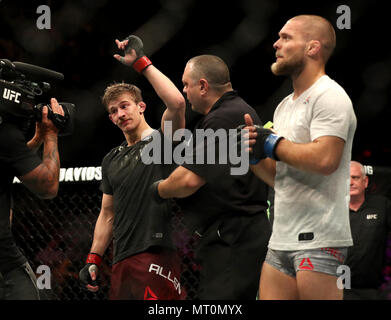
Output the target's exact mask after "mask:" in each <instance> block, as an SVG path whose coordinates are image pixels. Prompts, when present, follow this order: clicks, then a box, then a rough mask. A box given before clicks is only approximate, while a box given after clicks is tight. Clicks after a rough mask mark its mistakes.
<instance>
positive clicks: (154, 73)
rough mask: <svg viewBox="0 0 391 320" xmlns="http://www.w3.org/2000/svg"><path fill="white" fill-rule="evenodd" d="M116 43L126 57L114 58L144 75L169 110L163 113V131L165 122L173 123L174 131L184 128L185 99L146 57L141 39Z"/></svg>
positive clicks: (136, 38)
mask: <svg viewBox="0 0 391 320" xmlns="http://www.w3.org/2000/svg"><path fill="white" fill-rule="evenodd" d="M115 42H116V44H117V46H118V48H119V49H121V50H124V51H125V55H124V56H120V55H118V54H115V55H114V58H115V59H117V60H118V61H120V62H121V63H123V64H125V65H128V66H133V68H134V69H135V70H136V71H137V72H139V73H142V74H143V75H144V76H145V77H146V78H147V79H148V81H149V82H150V83H151V85H152V87H153V88H154V89H155V92H156V94H157V95H158V96H159V97H160V99H162V101H163V102H164V104H165V105H166V107H167V109H166V110H165V111H164V113H163V116H162V124H161V125H162V129H163V131H164V121H171V122H172V130H173V131H175V130H177V129H181V128H184V127H185V110H186V102H185V99H184V97H183V95H182V93H181V92H180V91H179V90H178V88H177V87H176V86H175V85H174V83H173V82H172V81H171V80H170V79H169V78H168V77H167V76H165V75H164V74H163V73H162V72H161V71H160V70H159V69H158V68H156V67H155V66H154V65H153V64H152V62H151V61H150V60H149V59H148V58H147V57H146V56H145V54H144V52H143V43H142V41H141V39H140V38H138V37H136V36H133V35H131V36H129V37H128V38H127V39H125V40H123V41H119V40H115Z"/></svg>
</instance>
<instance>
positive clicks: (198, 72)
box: [187, 54, 231, 86]
mask: <svg viewBox="0 0 391 320" xmlns="http://www.w3.org/2000/svg"><path fill="white" fill-rule="evenodd" d="M187 63H188V64H191V65H192V67H193V72H192V79H193V81H198V80H199V79H201V78H205V79H206V80H208V82H209V84H210V85H212V86H213V85H217V86H221V85H226V84H228V83H230V82H231V80H230V76H229V69H228V66H227V65H226V63H225V62H224V61H223V60H222V59H221V58H219V57H217V56H214V55H210V54H204V55H200V56H196V57H193V58H191V59H190V60H189V61H188V62H187Z"/></svg>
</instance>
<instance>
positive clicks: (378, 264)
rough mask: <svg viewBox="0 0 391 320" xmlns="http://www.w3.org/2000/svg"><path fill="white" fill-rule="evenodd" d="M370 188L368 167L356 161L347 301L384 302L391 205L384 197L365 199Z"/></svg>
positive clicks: (352, 177) (352, 172) (353, 165)
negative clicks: (381, 287) (382, 285)
mask: <svg viewBox="0 0 391 320" xmlns="http://www.w3.org/2000/svg"><path fill="white" fill-rule="evenodd" d="M367 186H368V177H367V175H366V173H365V168H364V166H363V165H362V164H361V163H359V162H356V161H352V162H351V164H350V204H349V208H350V227H351V231H352V237H353V247H350V248H349V249H348V256H347V259H346V262H345V263H346V264H347V265H348V266H349V267H350V270H351V287H352V288H351V289H345V290H344V300H373V299H376V300H378V299H382V296H381V294H380V291H379V289H378V288H379V286H380V285H381V283H382V280H383V277H382V270H383V267H384V261H385V252H386V241H387V235H388V233H389V232H390V231H391V201H390V200H389V199H388V198H386V197H384V196H381V195H365V189H366V188H367Z"/></svg>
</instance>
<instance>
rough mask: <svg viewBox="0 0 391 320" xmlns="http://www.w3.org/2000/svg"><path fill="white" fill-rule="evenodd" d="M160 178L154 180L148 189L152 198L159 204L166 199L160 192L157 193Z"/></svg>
mask: <svg viewBox="0 0 391 320" xmlns="http://www.w3.org/2000/svg"><path fill="white" fill-rule="evenodd" d="M162 181H163V179H162V180H158V181H155V182H154V183H152V184H151V186H150V187H149V191H150V192H151V195H152V199H153V200H154V201H155V202H156V203H158V204H161V203H163V202H164V201H166V199H163V198H162V197H161V196H160V194H159V190H158V185H159V183H160V182H162Z"/></svg>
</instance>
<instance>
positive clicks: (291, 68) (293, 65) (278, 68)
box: [270, 55, 305, 76]
mask: <svg viewBox="0 0 391 320" xmlns="http://www.w3.org/2000/svg"><path fill="white" fill-rule="evenodd" d="M304 65H305V63H304V59H303V57H302V56H299V55H295V56H293V57H291V58H289V59H287V58H283V60H282V61H280V62H278V61H276V62H274V63H273V64H272V65H271V67H270V69H271V71H272V72H273V74H274V75H276V76H291V75H298V74H300V73H301V72H302V71H303V69H304Z"/></svg>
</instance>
